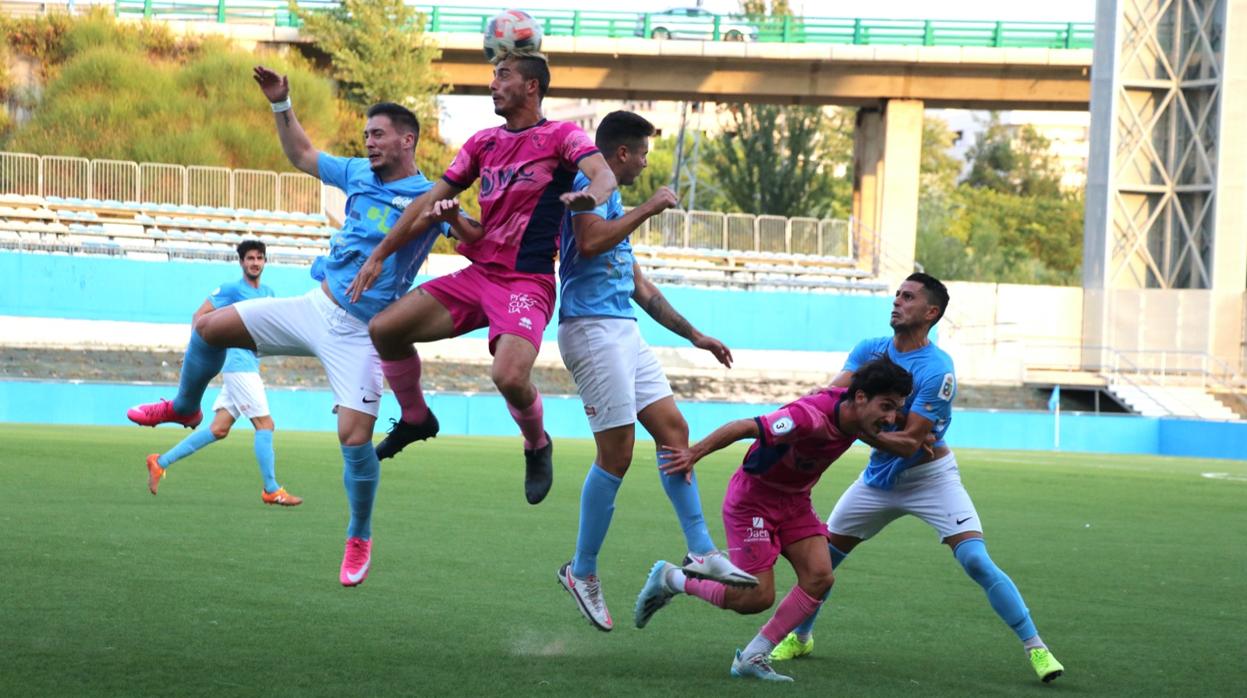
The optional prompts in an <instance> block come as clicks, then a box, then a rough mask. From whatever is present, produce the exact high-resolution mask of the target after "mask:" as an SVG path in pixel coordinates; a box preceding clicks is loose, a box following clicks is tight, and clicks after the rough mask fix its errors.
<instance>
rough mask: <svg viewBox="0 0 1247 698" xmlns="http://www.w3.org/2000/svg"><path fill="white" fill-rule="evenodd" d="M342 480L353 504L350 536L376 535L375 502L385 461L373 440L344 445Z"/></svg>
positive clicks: (347, 495)
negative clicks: (373, 504) (374, 530)
mask: <svg viewBox="0 0 1247 698" xmlns="http://www.w3.org/2000/svg"><path fill="white" fill-rule="evenodd" d="M342 458H343V461H344V462H345V465H344V466H343V468H342V484H343V485H345V486H346V499H347V501H348V502H350V505H351V523H350V524H349V525H348V526H347V527H346V535H347V537H348V538H362V539H364V540H369V539H371V538H372V503H373V501H374V500H375V499H376V498H377V485H378V484H379V483H380V482H381V461H379V460H377V451H376V449H375V448H373V445H372V444H370V443H366V444H360V445H358V446H343V447H342Z"/></svg>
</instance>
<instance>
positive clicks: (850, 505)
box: [827, 453, 983, 541]
mask: <svg viewBox="0 0 1247 698" xmlns="http://www.w3.org/2000/svg"><path fill="white" fill-rule="evenodd" d="M906 514H910V515H913V516H916V517H918V518H920V519H922V520H923V521H925V522H927V525H929V526H930V527H931V528H934V529H935V531H936V533H938V534H939V536H940V540H941V541H942V540H944V539H945V538H948V537H949V536H954V535H956V534H958V533H965V532H966V531H978V532H980V533H981V532H982V531H983V523H982V522H981V521H979V514H978V512H977V511H975V510H974V502H972V501H970V493H968V492H966V488H965V486H964V485H962V484H961V472H960V471H958V470H957V459H956V458H954V457H953V454H952V453H949V454H948V455H946V456H944V457H943V458H937V459H936V460H933V461H931V462H930V463H923V464H922V465H917V466H914V467H912V468H908V469H906V470H904V471H902V472H901V474H900V476H899V477H898V478H897V480H896V486H895V487H893V488H892V489H890V490H881V489H879V488H878V487H871V486H869V485H867V484H866V483H864V482H862V479H861V478H858V479H857V480H855V481H854V482H853V484H852V485H849V488H848V489H847V490H845V491H844V494H842V495H840V500H839V501H838V502H836V508H835V509H833V510H832V512H831V516H829V517H827V528H828V529H830V530H831V532H832V533H838V534H840V535H844V536H852V537H853V538H861V539H862V540H866V539H868V538H870V537H872V536H874V535H875V534H876V533H878V532H879V531H882V530H883V527H884V526H887V525H888V524H890V523H892V522H893V521H895V520H896V519H899V518H900V517H902V516H905V515H906Z"/></svg>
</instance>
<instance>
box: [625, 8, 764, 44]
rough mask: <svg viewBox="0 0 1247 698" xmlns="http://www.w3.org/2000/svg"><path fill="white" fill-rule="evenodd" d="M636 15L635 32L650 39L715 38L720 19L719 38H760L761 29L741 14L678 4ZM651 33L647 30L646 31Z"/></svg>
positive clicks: (747, 39) (739, 39)
mask: <svg viewBox="0 0 1247 698" xmlns="http://www.w3.org/2000/svg"><path fill="white" fill-rule="evenodd" d="M648 16H649V28H648V30H647V28H646V26H645V17H646V15H642V16H640V17H638V18H637V26H636V35H637V36H647V35H648V36H649V37H650V38H651V39H700V40H702V41H713V40H714V38H715V36H714V23H715V19H716V18H717V19H718V21H719V38H720V39H722V40H723V41H757V40H758V28H757V27H756V26H754V25H752V24H750V23H748V22H746V21H744V20H742V19H741V18H738V17H732V16H729V15H716V14H714V13H713V12H707V11H706V10H703V9H702V8H700V7H675V8H672V9H669V10H663V11H662V12H651V13H649V15H648ZM647 32H648V33H647Z"/></svg>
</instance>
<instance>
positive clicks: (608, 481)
mask: <svg viewBox="0 0 1247 698" xmlns="http://www.w3.org/2000/svg"><path fill="white" fill-rule="evenodd" d="M622 482H623V478H619V477H615V476H614V475H611V474H610V473H608V472H606V471H605V470H602V469H601V468H599V467H598V464H597V463H594V464H593V465H592V467H590V468H589V473H588V474H587V475H585V484H584V487H583V488H581V490H580V530H579V531H577V533H576V557H574V558H572V574H574V575H576V576H577V577H588V576H589V575H591V574H597V572H598V551H600V550H601V549H602V541H604V540H606V530H607V529H608V528H610V526H611V516H613V515H614V514H615V495H616V494H617V493H618V492H619V485H620V483H622Z"/></svg>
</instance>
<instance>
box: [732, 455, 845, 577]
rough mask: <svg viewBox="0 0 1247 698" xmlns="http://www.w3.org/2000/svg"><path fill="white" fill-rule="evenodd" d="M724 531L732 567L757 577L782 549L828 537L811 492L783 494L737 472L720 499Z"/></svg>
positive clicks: (742, 471) (747, 475) (825, 526)
mask: <svg viewBox="0 0 1247 698" xmlns="http://www.w3.org/2000/svg"><path fill="white" fill-rule="evenodd" d="M723 530H724V533H725V535H726V537H727V550H728V555H729V556H730V557H731V558H732V564H734V565H736V566H737V567H739V568H741V569H742V570H744V571H746V572H748V573H750V574H757V573H758V572H764V571H766V570H769V569H771V568H772V567H774V566H775V561H776V560H778V559H779V553H780V551H781V550H783V549H784V547H785V546H787V545H789V544H791V543H795V542H797V541H799V540H803V539H805V538H809V537H811V536H822V537H824V538H827V537H828V534H827V524H825V523H823V521H822V519H820V518H819V517H818V512H816V511H814V505H813V504H812V503H811V502H810V493H809V492H802V493H800V494H785V493H783V492H780V491H778V490H775V489H772V488H770V487H768V486H766V485H764V484H762V483H761V482H760V481H759V480H758V478H756V477H754V476H752V475H750V474H748V473H746V472H745V471H744V470H741V469H737V471H736V474H735V475H732V480H731V482H729V483H728V485H727V494H726V495H724V497H723Z"/></svg>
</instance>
